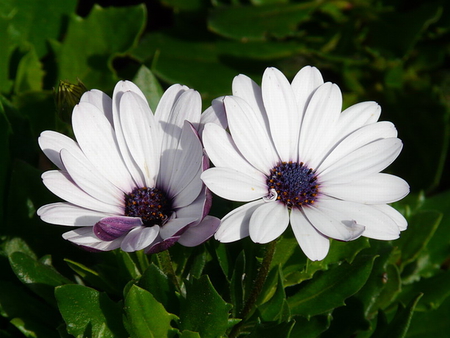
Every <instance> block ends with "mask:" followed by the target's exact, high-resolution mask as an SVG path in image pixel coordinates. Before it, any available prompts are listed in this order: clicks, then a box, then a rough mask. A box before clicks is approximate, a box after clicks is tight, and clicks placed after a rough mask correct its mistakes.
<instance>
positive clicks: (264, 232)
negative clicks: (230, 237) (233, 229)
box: [249, 201, 289, 244]
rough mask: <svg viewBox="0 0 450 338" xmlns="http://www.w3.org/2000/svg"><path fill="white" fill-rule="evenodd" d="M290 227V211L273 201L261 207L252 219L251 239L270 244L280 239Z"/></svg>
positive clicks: (250, 227) (250, 226)
mask: <svg viewBox="0 0 450 338" xmlns="http://www.w3.org/2000/svg"><path fill="white" fill-rule="evenodd" d="M288 225H289V211H288V209H287V208H286V206H284V205H283V204H282V203H279V202H277V201H272V202H268V203H265V204H263V205H261V206H260V207H259V208H258V209H256V210H255V211H254V212H253V215H252V217H251V218H250V225H249V233H250V238H251V239H252V241H253V242H255V243H261V244H265V243H269V242H271V241H273V240H274V239H276V238H278V237H279V236H280V235H281V234H282V233H283V232H284V231H285V230H286V228H287V227H288Z"/></svg>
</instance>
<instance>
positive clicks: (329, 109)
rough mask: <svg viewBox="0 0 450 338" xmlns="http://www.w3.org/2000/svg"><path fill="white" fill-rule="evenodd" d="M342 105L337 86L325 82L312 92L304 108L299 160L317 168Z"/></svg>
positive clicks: (331, 135)
mask: <svg viewBox="0 0 450 338" xmlns="http://www.w3.org/2000/svg"><path fill="white" fill-rule="evenodd" d="M341 107H342V94H341V91H340V89H339V87H338V86H336V85H335V84H332V83H329V82H328V83H325V84H323V85H322V86H320V87H319V88H317V90H316V91H315V92H314V94H313V96H312V98H311V101H310V102H309V104H308V107H307V108H306V112H305V116H304V118H303V123H302V129H301V132H300V143H299V160H300V161H302V162H305V163H307V165H308V166H310V167H312V168H317V166H318V164H319V163H320V161H321V159H322V158H323V154H324V153H325V152H326V150H327V149H328V148H329V146H330V143H331V141H332V140H333V138H334V133H335V126H336V122H337V120H338V119H339V114H340V113H341Z"/></svg>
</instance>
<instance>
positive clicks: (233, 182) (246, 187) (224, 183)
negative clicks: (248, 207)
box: [201, 168, 268, 202]
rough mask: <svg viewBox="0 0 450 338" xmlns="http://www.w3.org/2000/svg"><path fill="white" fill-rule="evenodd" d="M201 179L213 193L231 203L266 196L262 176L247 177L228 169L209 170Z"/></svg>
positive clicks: (266, 190)
mask: <svg viewBox="0 0 450 338" xmlns="http://www.w3.org/2000/svg"><path fill="white" fill-rule="evenodd" d="M201 179H202V180H203V182H204V183H205V184H206V186H207V187H208V188H209V189H210V190H211V191H212V192H213V193H215V194H216V195H219V196H220V197H222V198H225V199H228V200H232V201H240V202H248V201H253V200H255V199H257V198H261V197H264V196H266V195H267V194H268V189H267V184H266V182H265V180H266V178H265V176H264V175H262V174H261V175H259V176H248V175H246V174H243V173H241V172H239V171H237V170H233V169H229V168H211V169H208V170H206V171H205V172H203V174H202V175H201Z"/></svg>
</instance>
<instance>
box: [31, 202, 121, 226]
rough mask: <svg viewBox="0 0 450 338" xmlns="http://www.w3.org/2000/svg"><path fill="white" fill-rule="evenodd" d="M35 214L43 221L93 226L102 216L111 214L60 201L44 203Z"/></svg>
mask: <svg viewBox="0 0 450 338" xmlns="http://www.w3.org/2000/svg"><path fill="white" fill-rule="evenodd" d="M37 214H38V216H39V217H40V218H41V219H42V220H43V221H44V222H47V223H50V224H58V225H67V226H93V225H94V224H95V223H97V222H98V221H100V220H101V219H102V218H104V217H108V216H113V215H112V214H107V213H104V212H100V211H94V210H89V209H84V208H81V207H79V206H76V205H73V204H70V203H62V202H57V203H52V204H47V205H44V206H42V207H40V208H39V209H38V210H37Z"/></svg>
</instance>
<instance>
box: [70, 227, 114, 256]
mask: <svg viewBox="0 0 450 338" xmlns="http://www.w3.org/2000/svg"><path fill="white" fill-rule="evenodd" d="M62 237H63V238H64V239H66V240H68V241H70V242H72V243H75V244H78V245H82V246H85V247H89V248H93V249H96V250H101V251H110V250H114V249H117V248H120V243H121V241H122V238H118V239H115V240H114V241H110V242H106V241H102V240H100V239H98V238H97V237H96V236H95V235H94V232H93V230H92V227H84V228H79V229H75V230H71V231H68V232H65V233H63V235H62Z"/></svg>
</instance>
